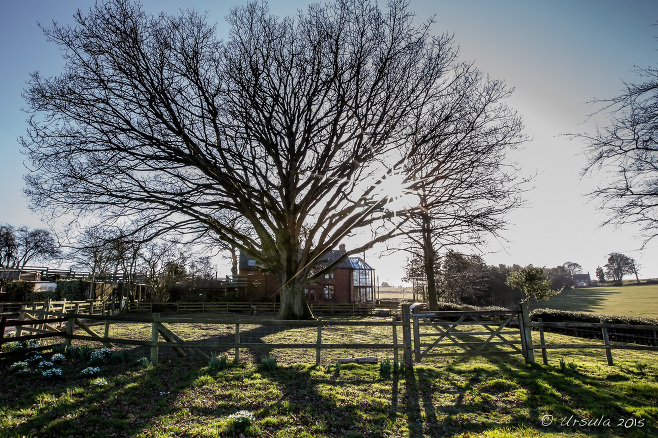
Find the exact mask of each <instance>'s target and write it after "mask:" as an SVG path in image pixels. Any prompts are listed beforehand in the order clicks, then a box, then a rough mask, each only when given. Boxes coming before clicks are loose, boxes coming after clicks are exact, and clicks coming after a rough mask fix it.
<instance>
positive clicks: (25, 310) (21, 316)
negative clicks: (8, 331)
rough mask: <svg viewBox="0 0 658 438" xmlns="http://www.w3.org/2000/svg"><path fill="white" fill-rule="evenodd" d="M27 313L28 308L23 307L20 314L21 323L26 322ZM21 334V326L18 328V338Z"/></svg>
mask: <svg viewBox="0 0 658 438" xmlns="http://www.w3.org/2000/svg"><path fill="white" fill-rule="evenodd" d="M25 312H27V306H25V305H23V306H22V307H21V309H20V313H19V314H18V320H19V321H25ZM21 332H22V330H21V326H18V327H16V337H19V336H20V335H21Z"/></svg>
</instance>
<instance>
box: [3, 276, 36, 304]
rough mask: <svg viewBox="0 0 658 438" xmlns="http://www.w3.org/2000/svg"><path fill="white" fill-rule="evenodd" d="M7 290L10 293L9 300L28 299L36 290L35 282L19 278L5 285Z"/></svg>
mask: <svg viewBox="0 0 658 438" xmlns="http://www.w3.org/2000/svg"><path fill="white" fill-rule="evenodd" d="M5 290H6V291H7V293H8V294H9V301H27V300H28V297H29V296H30V294H31V293H32V291H34V283H30V282H29V281H24V280H18V281H14V282H12V283H9V284H8V285H7V286H5Z"/></svg>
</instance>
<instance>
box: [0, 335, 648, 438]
mask: <svg viewBox="0 0 658 438" xmlns="http://www.w3.org/2000/svg"><path fill="white" fill-rule="evenodd" d="M117 330H118V329H117ZM187 330H188V329H187V328H186V329H185V330H183V329H182V328H181V331H185V332H186V333H185V336H186V337H187V336H191V334H192V330H191V329H189V330H190V331H189V333H188V332H187ZM275 335H276V336H284V335H285V333H284V332H282V333H279V334H270V335H268V336H275ZM547 338H548V341H549V342H551V343H565V339H567V338H565V337H564V336H560V335H555V334H550V333H549V334H547ZM536 353H539V352H536ZM539 354H540V353H539ZM137 357H138V354H137V352H133V353H132V354H131V355H130V356H129V360H128V361H126V362H125V363H122V362H119V361H116V362H114V363H108V364H103V365H101V366H100V373H99V374H98V375H94V376H82V375H81V371H82V370H83V369H84V368H86V367H88V366H89V363H88V361H85V360H84V359H82V358H73V359H71V358H69V359H67V360H66V361H65V362H64V363H63V364H62V365H61V368H62V370H63V373H62V376H61V377H59V378H47V379H46V378H43V377H37V376H35V375H30V376H27V377H17V376H15V374H13V373H11V372H10V371H9V370H8V367H9V365H11V362H7V361H5V362H3V363H0V375H2V376H3V379H2V391H1V392H0V437H1V436H23V435H25V436H67V437H68V436H85V437H105V436H135V437H179V436H189V437H222V436H239V435H240V434H244V435H245V436H268V437H298V436H302V437H303V436H307V437H315V436H318V437H325V436H326V437H328V436H340V437H421V436H427V437H437V436H460V437H491V438H495V437H510V436H511V437H534V436H541V437H583V436H604V437H606V436H608V437H613V436H634V437H648V436H656V435H658V360H657V359H658V354H657V353H652V352H637V351H623V352H622V351H615V352H614V357H615V366H607V365H606V361H605V353H604V352H603V351H601V350H564V351H550V352H549V365H547V366H543V365H533V366H529V365H526V364H525V363H524V362H523V359H522V358H521V357H520V356H518V355H513V356H505V357H496V356H494V357H490V358H488V357H475V358H470V359H468V358H466V359H464V358H453V357H448V358H435V359H434V360H432V361H429V362H428V363H429V364H430V365H428V364H427V363H424V364H422V365H417V366H415V367H414V369H413V370H407V371H402V372H399V373H396V372H392V373H391V374H390V376H387V375H383V374H382V373H381V372H380V371H381V367H380V365H379V364H372V365H356V364H344V365H342V366H341V367H340V370H339V371H338V372H336V371H337V370H336V369H335V368H336V367H335V366H333V365H332V366H328V365H330V364H328V363H326V365H327V366H322V367H315V366H314V365H310V364H294V363H292V361H291V360H288V359H287V358H289V356H286V355H281V356H278V365H277V367H276V369H275V370H273V371H265V370H264V369H263V367H262V366H260V364H259V363H256V362H253V363H252V364H244V363H242V364H238V365H236V364H233V365H230V366H229V367H228V368H225V369H222V370H219V371H218V370H215V369H211V367H210V366H209V365H208V361H202V360H195V359H190V358H177V357H169V356H166V358H165V359H164V360H162V362H161V364H159V365H157V366H150V367H144V366H143V364H141V365H140V364H139V363H137V360H136V359H137ZM16 360H18V359H16ZM561 363H562V364H563V365H562V366H561ZM98 378H103V379H105V381H106V382H107V384H105V385H98V384H95V383H94V382H95V381H96V379H98ZM242 411H246V412H242ZM238 413H240V414H238ZM236 414H238V415H236ZM550 418H552V422H551V424H550V425H549V426H543V425H542V420H543V421H544V422H545V423H548V419H550ZM601 418H603V419H604V420H608V422H609V424H610V425H609V427H608V426H607V425H606V424H607V423H605V424H604V423H601V424H598V425H597V424H594V423H592V424H590V425H587V424H586V423H587V422H589V421H592V422H594V420H596V419H601ZM620 421H621V425H620ZM581 422H584V423H585V424H584V425H581V424H580V423H581Z"/></svg>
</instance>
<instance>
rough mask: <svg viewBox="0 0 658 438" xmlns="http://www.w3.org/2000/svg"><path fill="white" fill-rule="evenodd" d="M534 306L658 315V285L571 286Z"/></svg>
mask: <svg viewBox="0 0 658 438" xmlns="http://www.w3.org/2000/svg"><path fill="white" fill-rule="evenodd" d="M533 307H534V308H538V307H546V308H551V309H559V310H570V311H574V312H590V313H599V314H603V315H625V316H639V317H644V318H658V285H657V284H651V285H630V284H628V285H625V286H620V287H614V286H609V287H608V286H606V287H588V288H582V289H570V290H565V291H563V292H562V293H561V294H560V295H558V296H557V297H555V298H554V299H552V300H550V301H542V302H539V303H537V304H535V305H534V306H533Z"/></svg>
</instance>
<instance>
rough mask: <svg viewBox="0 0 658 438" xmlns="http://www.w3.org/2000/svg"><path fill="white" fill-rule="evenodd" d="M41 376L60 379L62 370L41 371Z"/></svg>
mask: <svg viewBox="0 0 658 438" xmlns="http://www.w3.org/2000/svg"><path fill="white" fill-rule="evenodd" d="M41 375H42V376H43V377H61V376H62V370H61V369H60V368H50V369H47V370H41Z"/></svg>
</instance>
